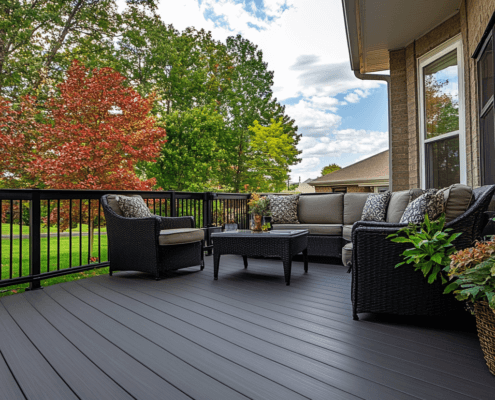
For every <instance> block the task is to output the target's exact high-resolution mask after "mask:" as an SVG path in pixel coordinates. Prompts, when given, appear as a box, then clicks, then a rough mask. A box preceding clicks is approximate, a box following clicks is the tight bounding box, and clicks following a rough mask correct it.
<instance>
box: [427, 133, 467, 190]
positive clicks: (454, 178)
mask: <svg viewBox="0 0 495 400" xmlns="http://www.w3.org/2000/svg"><path fill="white" fill-rule="evenodd" d="M426 160H427V163H426V166H427V168H426V177H427V179H426V185H427V188H437V189H438V188H443V187H447V186H450V185H452V184H454V183H459V182H460V179H461V174H460V165H459V137H458V136H453V137H450V138H448V139H443V140H436V141H434V142H430V143H426Z"/></svg>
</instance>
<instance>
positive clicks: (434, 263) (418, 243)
mask: <svg viewBox="0 0 495 400" xmlns="http://www.w3.org/2000/svg"><path fill="white" fill-rule="evenodd" d="M444 228H445V214H442V215H441V216H440V218H439V219H437V220H435V221H430V219H429V218H428V214H426V215H425V220H424V222H422V223H421V224H420V225H415V224H410V225H408V226H406V227H405V228H402V229H401V230H399V231H398V232H397V233H394V234H392V235H389V236H387V238H391V240H392V242H395V243H411V244H412V245H413V246H414V247H413V248H411V249H407V250H405V251H404V252H403V253H402V255H403V256H404V261H403V262H401V263H399V264H397V265H396V266H395V268H398V267H400V266H401V265H404V264H413V266H414V270H415V271H418V270H419V271H421V272H422V273H423V275H424V276H425V277H428V283H433V282H435V280H436V279H437V277H440V279H441V280H442V283H443V284H445V283H447V279H445V276H444V275H443V273H442V270H444V268H445V267H448V266H449V265H450V261H451V260H450V256H451V255H452V254H453V253H454V252H455V247H454V245H453V244H452V242H453V241H454V240H455V239H457V238H458V237H459V235H461V233H453V234H449V232H450V231H452V229H450V228H447V229H444Z"/></svg>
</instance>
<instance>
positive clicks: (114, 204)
mask: <svg viewBox="0 0 495 400" xmlns="http://www.w3.org/2000/svg"><path fill="white" fill-rule="evenodd" d="M119 196H120V195H118V194H109V195H108V196H107V201H108V206H109V207H110V208H111V209H112V210H113V211H115V213H116V214H117V215H120V216H121V217H123V216H124V213H123V212H122V210H121V209H120V206H119V202H118V201H117V198H118V197H119ZM127 197H141V196H140V195H138V194H132V195H130V196H127Z"/></svg>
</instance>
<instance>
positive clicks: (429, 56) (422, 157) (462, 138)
mask: <svg viewBox="0 0 495 400" xmlns="http://www.w3.org/2000/svg"><path fill="white" fill-rule="evenodd" d="M453 50H457V71H458V97H459V130H457V131H453V132H449V133H446V134H443V135H440V136H436V137H433V138H429V139H426V123H425V121H426V117H425V113H426V109H425V99H424V84H423V82H424V74H423V68H424V67H425V66H427V65H428V64H431V63H432V62H434V61H436V60H438V59H439V58H441V57H443V56H444V55H446V54H448V53H450V52H451V51H453ZM417 72H418V74H417V76H418V100H419V101H418V117H419V163H420V181H421V188H423V189H426V145H427V144H428V143H432V142H436V141H439V140H444V139H448V138H451V137H454V136H458V137H459V169H460V171H459V173H460V176H459V180H460V182H459V183H463V184H466V183H467V172H466V164H467V160H466V121H465V119H466V108H465V97H464V52H463V48H462V36H461V35H460V34H458V35H456V36H454V37H453V38H451V39H449V40H447V41H445V42H444V43H442V44H441V45H440V46H438V47H436V48H434V49H433V50H431V51H429V52H428V53H426V54H424V55H423V56H421V57H419V58H418V59H417ZM437 189H438V188H437Z"/></svg>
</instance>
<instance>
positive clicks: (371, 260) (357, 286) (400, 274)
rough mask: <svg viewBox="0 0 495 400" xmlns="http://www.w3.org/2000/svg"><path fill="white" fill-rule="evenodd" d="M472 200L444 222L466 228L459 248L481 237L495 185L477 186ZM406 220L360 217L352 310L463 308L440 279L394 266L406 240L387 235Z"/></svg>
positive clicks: (404, 311) (411, 312) (447, 310)
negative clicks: (395, 221) (445, 291)
mask: <svg viewBox="0 0 495 400" xmlns="http://www.w3.org/2000/svg"><path fill="white" fill-rule="evenodd" d="M473 192H474V194H473V195H474V201H473V203H472V205H471V206H470V207H469V209H468V210H467V211H466V212H465V213H464V214H462V215H460V216H459V217H457V218H456V219H454V220H453V221H451V222H449V223H448V224H446V228H452V229H453V232H462V235H460V236H459V237H458V238H457V239H456V241H455V242H454V245H455V247H456V249H458V250H460V249H464V248H467V247H470V246H472V244H473V242H474V241H475V240H477V239H480V237H481V232H482V230H483V227H484V225H485V224H486V215H485V214H484V211H486V209H487V207H488V205H489V203H490V201H491V199H492V196H493V195H494V193H495V185H493V186H484V187H480V188H477V189H474V190H473ZM404 226H405V224H390V223H381V222H365V221H359V222H356V223H355V224H354V226H353V228H352V243H353V250H352V260H353V261H352V263H353V265H352V287H351V297H352V312H353V318H354V319H355V320H358V319H359V318H358V316H357V314H358V313H365V312H370V313H387V314H401V315H431V316H438V315H445V314H449V313H453V312H457V311H458V310H460V309H462V303H460V302H458V301H456V300H455V299H454V296H451V295H444V294H443V287H442V285H441V283H440V282H439V281H438V280H437V281H436V282H435V283H434V284H431V285H430V284H428V282H427V281H426V278H424V277H423V275H422V274H421V273H419V272H417V271H414V270H413V268H412V267H411V266H407V265H404V266H402V267H400V268H397V269H396V268H395V265H396V264H398V263H399V262H401V261H403V259H402V256H401V254H402V252H403V251H404V250H406V249H408V248H410V247H411V245H410V244H408V243H393V242H391V241H390V239H387V236H388V235H390V234H391V233H395V232H397V231H398V230H399V229H400V228H402V227H404Z"/></svg>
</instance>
